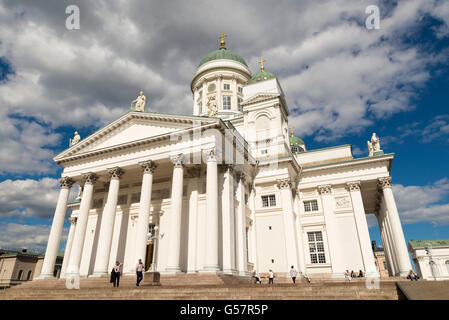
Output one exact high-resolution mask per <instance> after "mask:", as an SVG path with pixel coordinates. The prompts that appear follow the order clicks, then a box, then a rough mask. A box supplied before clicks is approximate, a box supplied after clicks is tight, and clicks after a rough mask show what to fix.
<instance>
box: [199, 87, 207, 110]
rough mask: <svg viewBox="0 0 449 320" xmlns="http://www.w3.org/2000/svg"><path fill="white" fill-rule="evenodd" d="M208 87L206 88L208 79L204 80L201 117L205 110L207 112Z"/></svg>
mask: <svg viewBox="0 0 449 320" xmlns="http://www.w3.org/2000/svg"><path fill="white" fill-rule="evenodd" d="M206 90H207V87H206V79H204V80H203V93H202V97H201V104H202V106H201V110H200V113H199V114H200V115H201V114H202V113H203V110H206V103H207V91H206Z"/></svg>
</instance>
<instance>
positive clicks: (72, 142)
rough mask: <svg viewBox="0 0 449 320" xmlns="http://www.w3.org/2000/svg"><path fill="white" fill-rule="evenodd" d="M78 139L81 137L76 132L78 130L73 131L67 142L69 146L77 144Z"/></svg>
mask: <svg viewBox="0 0 449 320" xmlns="http://www.w3.org/2000/svg"><path fill="white" fill-rule="evenodd" d="M80 140H81V137H80V135H79V134H78V131H75V135H74V137H73V139H70V140H69V144H70V146H73V145H74V144H77V143H78V142H80Z"/></svg>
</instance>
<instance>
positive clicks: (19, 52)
mask: <svg viewBox="0 0 449 320" xmlns="http://www.w3.org/2000/svg"><path fill="white" fill-rule="evenodd" d="M231 2H232V1H231ZM231 2H226V4H220V3H216V4H208V5H206V3H205V2H202V1H197V2H195V4H194V5H190V6H187V5H186V4H185V3H183V2H176V3H175V2H174V3H170V4H167V3H166V4H162V3H157V2H153V1H149V2H148V3H145V4H139V5H137V4H136V3H134V1H129V2H127V3H126V4H125V3H118V2H117V3H116V2H109V3H106V2H103V1H96V2H95V4H92V3H90V2H88V1H70V2H68V1H51V0H48V1H40V2H39V4H36V3H32V4H29V3H27V4H25V3H26V2H25V1H4V2H3V3H2V4H0V119H1V123H0V204H1V209H0V247H10V248H20V247H28V248H29V249H32V250H36V251H43V250H44V249H45V244H46V238H47V237H48V231H49V225H50V224H51V217H52V215H53V210H54V207H55V203H56V197H57V190H58V184H57V182H56V180H55V179H56V178H58V177H59V176H60V174H61V171H62V169H61V168H60V167H59V166H57V165H55V164H54V163H52V160H51V159H52V157H53V156H54V155H55V154H57V153H58V152H60V151H62V150H64V149H65V148H66V147H67V146H68V140H69V138H70V137H72V136H73V132H74V131H75V130H77V131H78V132H79V133H80V135H81V137H86V136H87V135H89V134H91V133H92V132H93V131H94V130H95V129H96V128H98V127H101V126H102V125H104V124H105V123H107V122H109V121H111V120H113V119H115V118H117V117H118V116H119V115H121V114H123V113H124V112H125V111H126V110H127V108H128V105H129V101H131V100H132V99H133V98H134V97H135V96H136V94H137V93H138V91H139V90H140V89H143V90H144V92H145V94H146V95H147V97H149V98H150V109H152V110H155V111H159V112H161V111H162V112H163V111H166V112H169V113H190V112H191V109H192V107H191V94H190V91H189V82H190V80H191V78H192V77H193V74H194V72H195V69H196V66H197V65H198V63H199V61H200V60H201V58H202V57H203V56H205V55H206V54H207V53H208V52H210V51H212V50H214V49H215V48H216V46H217V43H218V40H217V35H218V34H220V33H221V32H225V33H227V34H228V35H229V37H228V39H227V42H228V47H229V48H230V49H232V50H234V51H236V52H238V53H239V54H241V55H242V56H243V57H244V58H245V60H246V61H247V63H248V65H249V66H250V68H251V69H252V71H253V72H255V71H257V68H258V67H257V66H258V64H257V63H256V61H257V60H258V59H259V58H260V56H263V57H264V58H266V60H267V62H266V64H265V67H266V70H268V71H271V72H274V73H275V74H276V75H277V76H278V78H279V81H280V83H281V85H282V86H283V88H284V91H285V93H286V96H287V102H288V105H289V108H290V110H291V112H292V114H291V116H290V123H291V125H294V126H295V134H296V135H298V136H301V137H302V138H303V140H304V141H305V143H306V145H307V147H308V149H309V150H310V149H315V148H323V147H328V146H334V145H339V144H348V143H349V144H352V145H353V150H354V154H355V155H356V157H364V156H366V155H367V150H366V141H367V140H368V139H369V138H370V137H371V134H372V132H376V133H377V135H378V136H379V137H380V138H381V146H382V148H383V149H384V151H385V152H387V153H395V154H396V156H395V160H394V162H393V167H392V177H393V184H394V192H395V196H396V200H397V203H398V208H399V211H400V215H401V220H402V222H403V228H404V234H405V237H406V240H407V241H408V240H410V239H438V238H449V180H448V179H449V170H448V168H447V163H448V160H449V148H448V146H449V111H448V110H449V109H448V101H449V90H448V88H449V67H448V59H449V27H448V24H449V18H448V17H449V5H448V4H447V2H443V1H438V0H435V1H430V0H429V1H417V0H416V1H415V0H410V1H407V2H402V3H398V2H395V1H389V2H387V1H329V2H325V1H323V2H322V4H320V5H318V4H316V3H315V1H296V2H295V1H285V2H282V3H276V6H274V5H273V2H270V1H264V3H263V5H261V4H260V2H257V3H246V4H243V3H236V4H232V3H231ZM72 3H75V4H78V5H79V6H80V10H81V29H80V30H72V31H69V30H67V29H66V28H65V19H66V17H67V16H66V15H65V7H66V6H67V5H68V4H72ZM256 4H258V5H257V6H256ZM370 4H377V5H378V6H379V7H380V12H381V28H380V30H370V31H367V30H366V29H365V28H364V20H365V18H366V14H365V13H364V9H365V7H366V6H367V5H370ZM138 6H139V8H140V10H137V11H138V12H136V10H133V9H132V8H136V7H138ZM235 6H237V7H239V9H240V10H239V11H237V12H234V11H233V10H231V8H232V7H235ZM175 7H176V8H177V10H180V11H182V12H184V13H185V14H183V15H182V16H179V15H177V14H176V12H174V10H173V8H175ZM255 7H258V8H260V9H258V12H255V9H254V8H255ZM217 10H218V11H221V12H222V15H221V16H220V17H216V18H212V17H211V13H212V12H217ZM446 13H447V14H446ZM260 16H264V17H267V16H270V17H271V18H270V19H258V18H256V17H260ZM284 21H289V23H288V24H285V23H284ZM211 26H213V27H211ZM75 189H76V188H75ZM74 192H76V190H75V191H74ZM72 196H73V195H72ZM369 221H370V223H371V225H372V222H373V220H372V219H371V220H369ZM67 226H68V224H67V223H66V227H67ZM66 234H67V229H65V231H64V235H65V236H66ZM370 234H371V237H372V239H373V240H376V241H377V242H378V243H381V240H380V236H379V233H378V230H377V227H376V226H375V225H374V226H372V227H371V228H370ZM63 244H64V243H62V245H63ZM62 245H61V246H62Z"/></svg>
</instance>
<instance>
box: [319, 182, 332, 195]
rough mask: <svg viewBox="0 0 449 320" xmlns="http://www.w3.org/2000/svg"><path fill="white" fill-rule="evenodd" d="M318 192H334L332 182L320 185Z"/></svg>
mask: <svg viewBox="0 0 449 320" xmlns="http://www.w3.org/2000/svg"><path fill="white" fill-rule="evenodd" d="M318 192H319V193H320V194H331V193H332V186H331V185H330V184H326V185H323V186H318Z"/></svg>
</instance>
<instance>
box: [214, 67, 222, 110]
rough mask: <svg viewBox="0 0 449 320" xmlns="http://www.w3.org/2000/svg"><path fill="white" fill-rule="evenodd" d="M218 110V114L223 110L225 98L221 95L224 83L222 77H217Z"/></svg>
mask: <svg viewBox="0 0 449 320" xmlns="http://www.w3.org/2000/svg"><path fill="white" fill-rule="evenodd" d="M216 79H217V110H218V112H220V111H222V110H223V97H222V95H221V89H222V88H221V86H222V82H221V76H217V78H216Z"/></svg>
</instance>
